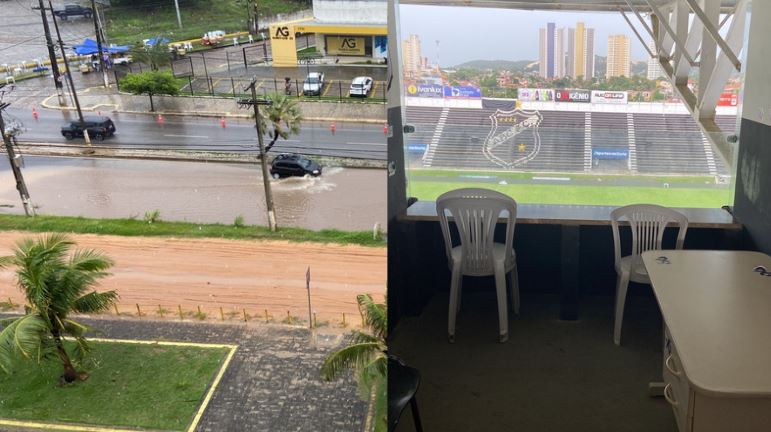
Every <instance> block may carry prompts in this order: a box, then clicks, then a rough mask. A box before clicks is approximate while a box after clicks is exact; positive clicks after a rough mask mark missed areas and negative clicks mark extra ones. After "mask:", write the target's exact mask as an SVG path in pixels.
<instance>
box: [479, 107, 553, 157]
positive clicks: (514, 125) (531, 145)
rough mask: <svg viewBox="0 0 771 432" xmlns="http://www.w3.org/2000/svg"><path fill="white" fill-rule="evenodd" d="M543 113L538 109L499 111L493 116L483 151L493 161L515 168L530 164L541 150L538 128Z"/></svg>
mask: <svg viewBox="0 0 771 432" xmlns="http://www.w3.org/2000/svg"><path fill="white" fill-rule="evenodd" d="M542 120H543V115H541V113H539V112H538V111H525V110H521V109H515V110H513V111H502V110H496V111H495V113H494V114H493V115H491V116H490V122H491V123H492V125H491V127H490V133H489V134H488V135H487V138H486V139H485V142H484V144H483V145H482V154H483V155H484V156H485V158H486V159H487V160H489V161H490V162H492V163H494V164H496V165H498V166H500V167H503V168H514V167H518V166H522V165H525V164H527V163H528V162H529V161H531V160H532V159H534V158H535V157H536V156H537V155H538V152H539V151H540V150H541V137H540V135H539V134H538V127H539V126H540V124H541V121H542Z"/></svg>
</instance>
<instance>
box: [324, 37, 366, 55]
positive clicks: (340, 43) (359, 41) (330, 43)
mask: <svg viewBox="0 0 771 432" xmlns="http://www.w3.org/2000/svg"><path fill="white" fill-rule="evenodd" d="M326 42H327V53H328V54H332V55H357V56H363V55H364V53H365V49H364V48H365V47H364V45H365V43H364V38H363V37H359V36H327V37H326Z"/></svg>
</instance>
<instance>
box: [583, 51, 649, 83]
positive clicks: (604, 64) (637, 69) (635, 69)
mask: <svg viewBox="0 0 771 432" xmlns="http://www.w3.org/2000/svg"><path fill="white" fill-rule="evenodd" d="M607 70H608V58H607V57H603V56H594V76H596V77H602V78H604V77H605V73H606V72H607ZM629 73H631V74H632V76H635V75H645V74H646V73H648V62H647V61H646V60H639V61H633V62H632V64H631V66H630V69H629Z"/></svg>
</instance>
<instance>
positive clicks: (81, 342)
mask: <svg viewBox="0 0 771 432" xmlns="http://www.w3.org/2000/svg"><path fill="white" fill-rule="evenodd" d="M74 354H75V356H74V357H75V362H76V363H77V364H79V365H82V364H83V360H85V358H86V357H87V356H88V355H89V354H91V345H90V344H89V343H88V341H87V340H86V338H83V337H78V338H75V352H74Z"/></svg>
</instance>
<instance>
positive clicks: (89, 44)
mask: <svg viewBox="0 0 771 432" xmlns="http://www.w3.org/2000/svg"><path fill="white" fill-rule="evenodd" d="M72 48H73V49H74V50H75V54H78V55H89V54H96V53H98V52H99V50H98V49H97V47H96V41H95V40H93V39H85V40H84V41H83V43H82V44H81V45H75V46H74V47H72ZM128 50H129V47H128V46H127V45H116V46H105V45H102V51H104V52H106V53H110V54H115V53H123V52H126V51H128Z"/></svg>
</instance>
